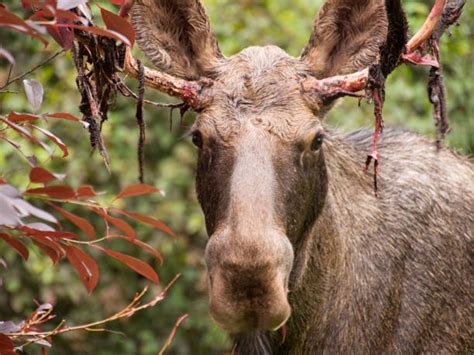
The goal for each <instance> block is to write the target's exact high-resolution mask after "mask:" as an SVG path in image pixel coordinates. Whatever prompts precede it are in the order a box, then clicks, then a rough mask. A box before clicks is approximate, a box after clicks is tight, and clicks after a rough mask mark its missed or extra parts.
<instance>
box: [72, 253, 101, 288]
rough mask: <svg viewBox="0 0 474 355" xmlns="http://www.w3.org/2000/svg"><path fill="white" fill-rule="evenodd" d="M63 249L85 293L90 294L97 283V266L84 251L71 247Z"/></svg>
mask: <svg viewBox="0 0 474 355" xmlns="http://www.w3.org/2000/svg"><path fill="white" fill-rule="evenodd" d="M63 247H64V249H66V257H67V258H68V260H69V262H70V263H71V265H72V266H73V267H74V268H75V269H76V270H77V272H78V273H79V276H80V278H81V281H82V283H83V284H84V286H86V289H87V291H88V292H89V293H91V292H92V291H93V290H94V289H95V288H96V286H97V283H98V281H99V266H98V265H97V263H96V262H95V260H94V259H93V258H92V257H91V256H90V255H89V254H87V253H86V252H85V251H83V250H81V249H79V248H77V247H75V246H72V245H64V246H63Z"/></svg>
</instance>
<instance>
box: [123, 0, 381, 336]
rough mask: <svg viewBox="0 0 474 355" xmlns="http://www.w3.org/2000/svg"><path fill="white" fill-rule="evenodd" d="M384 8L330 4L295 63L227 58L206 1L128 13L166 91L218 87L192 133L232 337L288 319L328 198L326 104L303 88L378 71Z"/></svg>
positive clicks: (223, 319)
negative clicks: (291, 295) (201, 83)
mask: <svg viewBox="0 0 474 355" xmlns="http://www.w3.org/2000/svg"><path fill="white" fill-rule="evenodd" d="M384 4H385V1H384V0H354V1H338V0H329V1H328V2H327V3H326V4H325V5H324V6H323V8H322V9H321V11H320V15H319V17H317V19H316V22H315V28H314V31H313V34H312V35H311V38H310V41H309V44H308V45H307V46H306V48H305V50H304V52H303V54H302V56H301V57H300V58H293V57H290V56H288V55H287V54H286V53H285V52H283V51H282V50H281V49H278V48H276V47H271V46H268V47H250V48H248V49H246V50H244V51H242V52H241V53H240V54H238V55H236V56H233V57H231V58H225V57H224V56H223V55H222V54H221V52H220V50H219V48H218V46H217V42H216V39H215V37H214V35H213V33H212V31H211V29H210V25H209V21H208V18H207V15H206V13H205V10H204V8H203V6H202V4H201V3H200V1H199V0H181V1H167V0H136V1H135V3H134V5H133V7H132V9H131V21H132V24H133V26H134V28H135V30H136V35H137V42H138V44H139V45H140V47H141V48H142V50H143V51H144V52H145V54H146V55H147V57H148V58H149V59H151V60H152V61H153V63H154V64H155V65H157V66H158V67H159V68H160V69H161V70H162V71H164V72H166V73H167V74H168V76H167V77H166V80H168V81H169V83H168V84H169V85H168V84H167V86H166V87H165V86H163V87H164V89H165V91H167V92H174V93H176V94H177V95H178V96H180V97H182V98H184V99H185V100H186V99H187V98H189V97H190V91H189V90H190V88H193V87H195V84H196V82H195V81H194V80H198V79H201V78H206V79H207V80H209V81H212V85H208V86H206V87H200V88H199V90H198V91H199V93H197V94H205V96H206V103H205V104H203V105H200V108H199V115H198V117H197V119H196V122H195V124H194V126H193V128H192V136H193V142H194V144H195V145H196V146H197V147H198V150H199V158H198V167H197V182H196V187H197V194H198V198H199V202H200V203H201V206H202V209H203V211H204V215H205V220H206V226H207V231H208V233H209V242H208V245H207V248H206V263H207V266H208V271H209V295H210V312H211V315H212V317H213V318H214V320H215V321H216V322H217V323H218V324H219V325H220V326H221V327H222V328H223V329H225V330H226V331H228V332H230V333H232V334H239V333H248V332H254V331H256V330H273V329H277V328H278V327H280V326H281V325H282V324H284V322H285V321H286V320H287V319H288V317H289V316H290V314H291V309H290V305H289V303H288V299H287V293H288V288H289V286H290V287H291V288H294V287H297V284H298V280H299V279H300V278H301V277H302V275H303V274H304V265H305V262H304V260H303V259H304V255H305V253H304V251H302V248H303V247H302V245H303V246H304V244H305V243H304V242H302V240H303V239H304V237H305V235H307V234H308V231H309V229H310V227H311V225H312V224H313V222H314V219H315V218H316V217H317V215H318V214H319V213H320V211H321V209H322V208H323V205H324V200H325V196H326V192H327V186H328V177H327V174H326V169H325V163H324V150H325V145H326V144H328V143H324V135H325V133H324V130H323V127H322V123H321V121H322V117H323V116H324V113H325V112H326V111H327V110H328V108H329V107H331V103H330V102H328V101H327V100H319V99H317V100H314V98H313V97H311V95H309V94H308V92H307V90H305V85H304V81H305V80H307V79H308V78H316V79H320V78H326V77H328V76H334V75H339V74H347V73H352V72H355V71H357V70H360V69H363V68H365V67H366V66H367V65H369V64H370V63H372V62H374V61H375V59H376V57H377V55H378V53H379V48H380V46H381V45H382V44H383V43H384V42H385V38H386V35H387V19H386V12H385V7H384ZM172 77H175V78H176V80H175V81H173V79H172ZM178 77H179V78H180V79H177V78H178ZM182 79H185V80H182ZM179 80H181V81H179ZM170 88H171V89H170ZM201 91H202V92H201ZM195 94H196V93H195ZM197 94H196V95H197ZM194 102H195V101H194Z"/></svg>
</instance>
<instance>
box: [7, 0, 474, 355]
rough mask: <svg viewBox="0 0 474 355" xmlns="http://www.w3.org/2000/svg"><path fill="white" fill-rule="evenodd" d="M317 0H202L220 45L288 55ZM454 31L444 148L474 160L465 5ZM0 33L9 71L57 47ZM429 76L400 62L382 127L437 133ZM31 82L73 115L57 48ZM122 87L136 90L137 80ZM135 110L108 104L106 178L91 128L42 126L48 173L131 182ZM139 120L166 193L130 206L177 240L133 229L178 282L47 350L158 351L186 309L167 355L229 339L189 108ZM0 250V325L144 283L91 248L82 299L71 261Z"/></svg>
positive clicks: (412, 8)
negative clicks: (275, 48) (97, 272)
mask: <svg viewBox="0 0 474 355" xmlns="http://www.w3.org/2000/svg"><path fill="white" fill-rule="evenodd" d="M321 3H322V1H321V0H317V1H315V0H294V1H289V0H257V1H249V0H238V1H231V0H207V1H205V5H206V7H207V9H208V11H209V14H210V17H211V22H212V24H213V28H214V30H215V32H216V34H217V37H218V40H219V43H220V46H221V49H222V50H223V52H224V53H225V54H226V55H232V54H235V53H237V52H239V51H240V50H242V49H243V48H245V47H247V46H249V45H266V44H276V45H279V46H281V47H282V48H284V49H285V50H287V51H288V52H289V53H290V54H292V55H298V54H299V53H300V51H301V49H302V48H303V47H304V45H305V43H306V41H307V39H308V38H309V34H310V30H311V27H312V20H313V17H314V14H315V13H316V10H317V8H319V6H320V4H321ZM405 3H406V4H405V8H406V11H407V14H408V16H409V22H410V25H411V28H412V29H413V30H412V32H413V31H414V30H415V29H417V28H419V26H420V25H421V23H422V21H423V19H424V18H425V17H426V15H427V13H428V11H429V8H430V4H431V2H428V1H406V2H405ZM6 4H7V6H8V7H9V9H10V10H15V9H16V10H18V12H17V13H19V12H20V9H19V5H18V3H17V2H16V1H13V0H9V1H6ZM452 32H453V35H452V37H451V38H448V37H445V38H443V40H442V45H441V55H442V62H443V66H444V72H445V76H446V77H445V80H446V84H447V89H448V95H449V99H448V110H449V116H450V120H451V127H452V133H451V134H450V135H449V137H448V140H447V143H448V145H450V146H451V147H453V148H455V149H457V150H460V151H462V152H464V153H465V154H471V155H472V154H473V153H474V119H473V117H472V113H473V112H474V99H472V95H471V93H472V92H473V91H474V81H473V80H472V79H473V66H472V63H473V61H474V53H473V50H472V48H473V42H472V41H473V38H474V36H473V35H474V8H473V6H472V4H470V3H469V1H468V3H467V5H466V8H465V10H464V13H463V15H462V17H461V25H460V26H459V27H456V28H454V29H453V31H452ZM0 38H1V46H2V47H4V48H6V49H7V50H8V51H10V52H11V53H12V54H13V55H14V56H15V58H16V61H17V65H16V67H15V68H14V69H13V75H18V74H21V73H23V72H24V71H25V70H26V69H28V68H30V67H32V66H34V65H35V64H36V63H39V62H40V61H41V60H43V59H44V58H45V57H47V56H49V55H51V54H52V53H54V52H55V51H56V50H58V48H57V47H56V46H55V45H54V44H53V43H51V44H50V47H48V48H47V49H43V48H42V45H41V44H40V43H38V42H37V41H35V40H34V39H31V38H26V37H25V36H22V35H18V34H16V33H14V32H12V31H9V30H5V29H0ZM0 65H1V66H0V82H3V81H5V79H6V77H7V75H8V64H7V62H5V61H4V60H3V59H0ZM427 75H428V70H427V69H424V68H421V69H420V68H413V67H410V66H402V67H400V68H398V69H397V70H396V72H395V73H394V74H393V75H391V76H390V78H389V80H388V83H387V88H386V97H387V99H386V105H385V108H384V114H385V120H386V125H387V126H394V127H405V128H408V129H412V130H415V131H418V132H420V133H423V134H426V135H429V136H431V137H433V136H434V132H435V128H434V124H433V122H432V118H431V105H430V104H429V102H428V99H427V95H426V80H427ZM28 78H29V79H36V80H38V81H40V82H41V83H42V84H43V86H44V88H45V100H44V103H43V105H42V110H43V111H44V112H71V113H73V114H75V115H77V116H79V111H78V105H79V101H80V97H79V94H78V92H77V89H76V87H75V71H74V68H73V64H72V58H71V54H70V53H67V54H63V55H61V56H60V57H59V58H57V59H56V60H54V61H53V62H52V63H51V64H48V65H46V66H44V67H43V68H41V69H40V70H37V71H35V72H34V73H33V74H31V75H30V76H29V77H28ZM129 84H130V86H131V87H133V88H135V87H136V83H135V82H133V81H130V82H129ZM9 90H12V91H16V92H18V93H17V94H15V93H0V112H1V113H7V112H10V111H20V112H27V111H28V110H29V106H28V103H27V100H26V96H25V95H24V92H23V88H22V86H21V83H18V84H15V85H12V86H10V87H9ZM147 97H148V98H149V99H151V100H155V101H163V100H166V99H167V98H165V97H164V96H163V95H160V94H158V93H154V92H152V91H151V90H148V91H147ZM134 115H135V105H134V101H133V100H131V99H127V98H124V97H117V98H116V99H115V102H114V104H113V106H112V107H111V112H110V115H109V122H107V123H106V124H105V125H104V137H105V142H106V145H107V148H108V151H109V153H110V158H111V166H112V174H111V175H108V174H107V172H106V170H105V168H104V167H103V164H102V161H101V159H100V157H99V156H98V154H96V153H93V154H92V155H91V154H90V148H89V142H88V135H87V131H86V130H85V129H82V128H79V126H78V125H76V124H74V123H69V122H53V121H51V122H50V124H49V127H48V129H50V130H51V131H53V132H55V134H56V135H58V136H60V137H62V138H63V140H64V141H65V142H66V143H67V145H68V146H69V147H70V150H71V154H70V157H69V158H68V159H67V161H66V163H64V162H63V161H60V160H56V159H51V161H49V162H48V165H47V166H48V168H49V169H50V170H52V171H55V172H64V173H66V174H67V175H68V177H69V179H70V181H71V182H72V183H73V184H76V186H77V185H79V184H92V185H94V186H95V187H96V190H98V191H101V190H106V191H109V192H111V193H113V192H117V191H119V190H120V188H121V187H123V186H125V185H128V184H131V183H134V182H136V181H137V176H138V175H137V174H138V173H137V160H136V156H137V152H136V143H137V139H138V129H137V127H136V123H135V120H134ZM145 120H146V123H147V144H146V147H145V149H146V153H145V154H146V173H145V181H146V182H147V183H149V184H151V185H154V186H157V187H159V188H161V189H163V190H164V191H166V197H165V198H163V197H160V196H152V197H150V198H136V199H134V200H133V201H131V202H130V204H129V206H128V209H129V210H133V211H136V212H138V213H147V214H149V215H152V216H154V217H155V218H157V219H160V220H163V221H165V222H166V223H167V224H168V225H170V226H171V227H172V228H173V230H174V231H175V232H176V234H177V238H176V239H171V238H169V237H166V236H165V235H163V233H159V232H152V231H150V229H148V228H142V227H138V228H137V233H138V235H139V238H140V239H141V240H143V241H145V242H147V243H149V244H150V245H152V246H153V247H156V248H157V249H158V250H160V251H161V252H162V253H163V255H164V257H165V263H164V265H163V266H161V267H157V271H158V273H159V275H160V278H161V279H162V282H163V285H165V284H166V283H167V282H168V281H170V280H171V279H172V278H173V276H174V275H175V274H176V273H178V272H181V273H182V277H181V279H180V280H179V281H178V283H177V284H176V285H175V286H173V287H172V289H171V290H170V292H169V294H168V296H167V298H166V299H165V300H164V301H163V303H161V304H160V305H159V306H157V307H155V308H151V309H148V310H147V311H146V312H142V313H139V314H137V315H135V316H134V317H133V318H130V319H129V320H122V321H119V322H118V323H115V324H114V325H113V330H114V331H118V332H121V331H122V332H124V333H126V334H127V335H128V336H127V337H124V336H122V335H120V334H117V333H98V334H97V335H95V334H93V333H71V334H66V335H64V336H62V337H57V338H56V339H55V343H54V348H53V351H52V352H51V353H53V354H64V353H67V352H69V353H84V354H94V353H100V354H118V353H119V354H120V353H122V354H151V353H156V352H157V351H158V350H159V349H160V348H161V346H162V345H163V343H164V342H165V340H166V337H167V336H168V334H169V331H170V330H171V329H172V327H173V325H174V323H175V321H176V319H177V318H178V317H179V316H181V315H182V314H184V313H189V318H188V319H186V320H185V321H184V322H183V324H182V325H181V327H180V328H179V330H178V331H177V333H176V335H175V338H174V340H173V343H172V344H171V347H170V353H174V354H213V353H219V352H222V351H223V350H224V349H227V347H228V340H227V337H226V336H225V335H224V334H223V333H222V332H221V331H220V330H218V329H217V327H216V326H215V325H213V323H212V321H211V319H210V317H209V315H208V311H207V296H206V275H205V264H204V258H203V252H204V247H205V244H206V240H207V237H206V233H205V230H204V226H203V217H202V213H201V210H200V208H199V206H198V204H197V201H196V196H195V193H194V174H195V160H196V153H195V150H194V148H193V147H192V145H191V144H190V142H189V140H188V139H187V138H186V136H185V135H186V132H187V130H188V128H189V127H190V125H191V124H192V122H193V115H191V114H187V115H186V117H185V119H184V121H183V122H179V115H178V113H177V112H175V113H174V115H173V128H172V129H171V130H170V129H169V126H170V121H169V111H168V110H165V109H156V108H152V107H149V106H148V107H146V110H145ZM328 124H329V125H332V126H336V127H338V128H340V129H341V130H350V129H353V128H356V127H361V126H369V127H372V125H373V115H372V107H371V106H370V105H367V104H365V103H363V104H362V106H361V107H360V108H358V107H357V101H356V100H355V99H351V98H347V99H345V101H344V102H343V103H342V104H340V105H339V107H337V108H335V109H334V110H333V111H332V112H331V113H330V115H329V117H328ZM28 149H30V150H31V153H32V154H35V155H36V156H37V157H38V158H39V159H40V160H46V159H47V156H46V155H45V154H44V153H42V152H40V151H39V150H38V149H35V148H34V147H28ZM0 152H1V153H0V175H5V176H6V177H7V178H8V179H9V182H10V183H12V184H14V185H15V186H26V184H27V171H28V166H27V165H26V164H25V163H23V162H22V161H21V160H20V159H19V158H18V156H17V155H16V154H15V153H14V151H13V149H11V147H10V146H8V145H6V144H5V143H0ZM381 159H383V157H381ZM382 164H383V162H382ZM119 207H120V206H119ZM120 248H121V246H120V243H117V245H115V246H114V250H118V251H124V252H127V253H132V251H130V250H121V249H120ZM136 252H138V251H136ZM0 255H1V256H2V257H3V258H4V259H5V260H6V262H7V264H8V269H7V270H4V269H2V267H1V266H0V277H1V278H2V279H3V286H1V285H0V320H2V319H13V320H15V319H16V320H19V319H22V318H23V317H24V315H25V314H27V313H28V312H29V311H32V310H33V309H34V308H35V305H34V303H33V301H32V300H33V299H38V300H40V301H41V302H50V303H54V304H56V314H57V315H58V318H60V319H68V321H69V322H71V323H77V324H79V323H85V322H88V321H90V320H92V319H99V318H103V317H106V316H107V315H109V314H111V313H113V312H114V311H116V310H118V309H119V308H120V307H123V306H124V305H125V303H126V302H127V301H128V300H129V299H131V298H132V297H133V294H134V293H135V292H136V291H137V290H139V289H141V287H142V286H143V285H144V283H145V281H144V280H143V279H141V278H139V277H138V276H136V274H134V273H133V272H130V271H128V270H127V269H125V268H123V267H120V266H118V264H117V263H116V262H115V261H114V260H111V258H107V257H104V256H100V255H95V256H96V260H98V261H99V263H100V265H101V280H100V283H99V286H98V288H97V290H96V291H94V293H93V295H92V297H89V296H88V295H87V292H86V290H85V289H84V288H83V286H82V285H81V283H80V280H79V279H78V278H77V277H76V275H75V274H74V270H73V269H72V268H71V267H70V266H69V265H60V266H59V267H52V265H51V262H50V261H49V259H47V258H46V257H44V256H43V254H40V253H32V254H31V256H30V260H29V261H28V262H27V263H24V262H23V261H22V260H21V259H20V258H19V257H18V256H17V255H16V254H15V253H14V252H13V251H12V250H11V249H9V248H6V247H5V244H4V243H2V242H1V241H0ZM133 255H135V256H139V257H140V258H141V259H142V260H145V261H151V257H149V256H148V255H147V254H145V253H140V254H133ZM159 287H160V286H158V288H159ZM156 290H157V289H156V288H155V291H156Z"/></svg>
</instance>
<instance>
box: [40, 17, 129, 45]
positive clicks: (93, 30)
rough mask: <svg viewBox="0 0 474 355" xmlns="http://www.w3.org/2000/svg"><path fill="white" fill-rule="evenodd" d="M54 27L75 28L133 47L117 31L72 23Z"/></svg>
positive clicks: (59, 24)
mask: <svg viewBox="0 0 474 355" xmlns="http://www.w3.org/2000/svg"><path fill="white" fill-rule="evenodd" d="M46 26H52V25H46ZM54 26H55V27H68V28H75V29H77V30H82V31H86V32H91V33H95V34H98V35H100V36H104V37H109V38H112V39H115V40H117V41H122V42H123V43H125V44H126V45H127V46H129V47H131V45H132V43H131V42H130V40H129V39H128V38H127V37H126V36H124V35H123V34H121V33H119V32H115V31H112V30H106V29H103V28H99V27H95V26H82V25H76V24H72V23H58V24H56V25H54Z"/></svg>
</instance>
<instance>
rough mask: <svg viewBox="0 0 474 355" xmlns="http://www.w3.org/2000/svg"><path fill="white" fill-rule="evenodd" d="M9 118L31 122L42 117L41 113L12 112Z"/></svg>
mask: <svg viewBox="0 0 474 355" xmlns="http://www.w3.org/2000/svg"><path fill="white" fill-rule="evenodd" d="M7 118H8V119H9V120H10V121H12V122H17V123H18V122H31V121H36V120H37V119H38V118H41V116H40V115H33V114H31V113H18V112H10V113H9V114H8V115H7Z"/></svg>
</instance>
